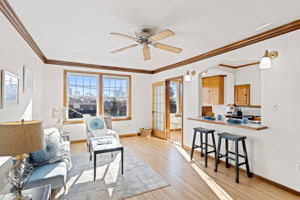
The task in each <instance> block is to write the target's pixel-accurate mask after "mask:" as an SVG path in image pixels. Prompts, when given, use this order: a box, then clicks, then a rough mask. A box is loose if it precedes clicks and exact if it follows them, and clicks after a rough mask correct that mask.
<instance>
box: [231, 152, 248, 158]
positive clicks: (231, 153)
mask: <svg viewBox="0 0 300 200" xmlns="http://www.w3.org/2000/svg"><path fill="white" fill-rule="evenodd" d="M228 153H230V154H233V155H235V153H234V152H232V151H228ZM239 157H242V158H245V156H244V155H241V154H239Z"/></svg>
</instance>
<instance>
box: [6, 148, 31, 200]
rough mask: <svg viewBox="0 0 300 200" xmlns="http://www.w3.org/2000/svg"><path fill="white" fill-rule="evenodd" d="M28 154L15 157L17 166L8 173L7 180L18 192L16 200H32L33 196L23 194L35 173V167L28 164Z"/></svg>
mask: <svg viewBox="0 0 300 200" xmlns="http://www.w3.org/2000/svg"><path fill="white" fill-rule="evenodd" d="M28 157H29V155H28V154H22V155H18V156H15V157H14V158H13V159H14V160H16V164H15V165H14V166H13V167H12V169H11V170H10V171H8V173H7V175H6V178H7V180H8V181H9V182H10V184H11V185H12V186H13V188H14V190H15V191H16V197H15V198H14V199H15V200H32V197H31V195H29V194H23V193H22V190H23V189H24V187H25V184H26V183H27V181H28V179H29V177H30V176H31V174H32V172H33V166H32V165H31V164H29V163H26V160H25V159H26V158H28Z"/></svg>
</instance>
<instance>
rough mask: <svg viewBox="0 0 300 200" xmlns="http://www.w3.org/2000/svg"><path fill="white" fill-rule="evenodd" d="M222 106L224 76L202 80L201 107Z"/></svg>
mask: <svg viewBox="0 0 300 200" xmlns="http://www.w3.org/2000/svg"><path fill="white" fill-rule="evenodd" d="M222 104H224V75H219V76H210V77H204V78H202V105H203V106H207V105H222Z"/></svg>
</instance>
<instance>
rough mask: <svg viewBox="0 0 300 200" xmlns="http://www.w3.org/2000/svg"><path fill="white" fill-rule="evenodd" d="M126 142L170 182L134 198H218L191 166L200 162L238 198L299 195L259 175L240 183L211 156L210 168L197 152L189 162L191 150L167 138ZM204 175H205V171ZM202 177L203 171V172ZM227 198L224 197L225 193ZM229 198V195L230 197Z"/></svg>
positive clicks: (272, 199)
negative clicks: (214, 164) (166, 139)
mask: <svg viewBox="0 0 300 200" xmlns="http://www.w3.org/2000/svg"><path fill="white" fill-rule="evenodd" d="M121 143H122V144H123V145H124V146H127V147H129V148H130V149H131V150H133V151H134V152H135V153H136V154H137V155H138V156H139V157H140V158H141V159H142V160H144V161H145V162H146V163H147V164H148V165H150V166H151V167H152V168H153V169H155V170H156V171H157V172H158V173H159V174H160V175H161V176H162V177H163V178H165V180H167V181H168V182H169V184H170V186H168V187H165V188H162V189H158V190H155V191H151V192H148V193H145V194H141V195H138V196H135V197H132V198H130V199H131V200H142V199H146V200H150V199H153V200H154V199H155V200H168V199H170V200H171V199H172V200H174V199H179V200H185V199H187V200H192V199H197V200H202V199H203V200H208V199H209V200H215V199H222V198H220V196H219V197H218V196H217V195H216V194H215V193H214V192H213V190H212V189H211V187H213V188H215V189H217V190H218V187H216V185H214V184H212V182H211V181H210V180H209V178H204V179H205V180H206V181H205V180H204V179H202V178H201V176H199V173H197V172H196V170H194V168H193V167H192V166H195V164H197V166H199V169H200V171H202V172H205V174H207V175H208V176H209V177H210V178H211V179H212V180H213V181H214V182H215V183H216V184H217V185H218V186H220V187H221V188H222V189H223V190H224V191H225V192H226V193H227V194H228V195H229V196H230V197H231V198H232V199H235V200H254V199H255V200H296V199H298V200H299V199H300V197H299V196H295V195H293V194H291V193H288V192H286V191H283V190H282V189H279V188H277V187H275V186H273V185H270V184H268V183H266V182H263V181H261V180H260V179H257V178H255V177H254V178H251V179H250V178H247V176H246V175H245V174H243V173H241V174H240V183H239V184H236V183H235V179H234V168H233V167H231V168H229V169H227V168H225V166H224V165H223V164H222V163H221V164H220V166H219V170H218V172H217V173H215V172H214V170H213V161H212V160H210V159H209V164H208V168H205V167H204V163H203V158H201V157H200V156H199V153H196V154H195V156H194V158H195V159H194V161H193V162H189V161H188V160H189V159H188V156H189V152H186V151H185V150H183V149H182V148H180V147H178V146H176V145H174V144H172V143H170V142H168V141H165V140H160V139H157V138H145V137H140V136H135V137H127V138H121ZM71 151H72V153H79V152H84V151H87V147H86V144H85V143H77V144H72V145H71ZM125 159H126V158H125ZM204 176H205V175H204ZM202 177H203V174H202ZM209 185H210V186H211V187H209ZM224 199H225V197H224ZM227 199H228V198H227Z"/></svg>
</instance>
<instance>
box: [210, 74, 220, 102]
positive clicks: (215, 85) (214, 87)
mask: <svg viewBox="0 0 300 200" xmlns="http://www.w3.org/2000/svg"><path fill="white" fill-rule="evenodd" d="M209 86H210V87H209V99H210V104H211V105H218V104H219V77H211V78H209Z"/></svg>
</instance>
